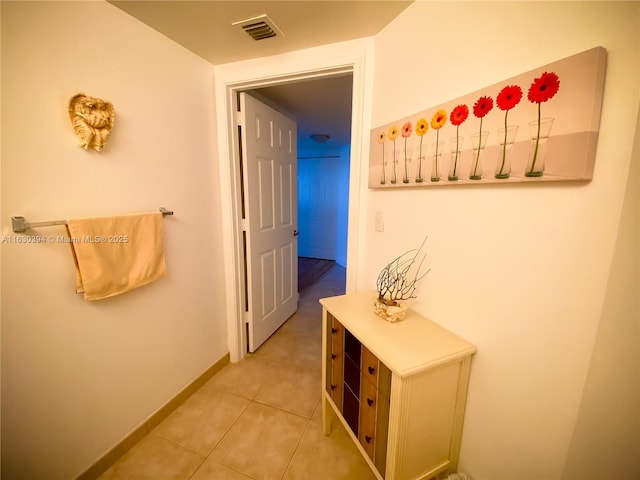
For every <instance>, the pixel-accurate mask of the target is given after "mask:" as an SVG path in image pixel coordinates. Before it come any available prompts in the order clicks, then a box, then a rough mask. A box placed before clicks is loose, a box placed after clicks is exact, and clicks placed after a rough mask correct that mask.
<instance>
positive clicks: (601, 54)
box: [369, 47, 607, 188]
mask: <svg viewBox="0 0 640 480" xmlns="http://www.w3.org/2000/svg"><path fill="white" fill-rule="evenodd" d="M606 60H607V51H606V50H605V49H604V48H603V47H595V48H592V49H591V50H587V51H585V52H582V53H578V54H576V55H573V56H571V57H567V58H564V59H562V60H559V61H557V62H554V63H551V64H548V65H544V66H542V67H540V68H537V69H534V70H531V71H529V72H526V73H523V74H520V75H517V76H515V77H511V78H509V79H506V80H504V81H502V82H499V83H496V84H494V85H491V86H489V87H486V88H483V89H481V90H477V91H475V92H473V93H470V94H468V95H465V96H462V97H459V98H456V99H454V100H451V101H448V102H446V103H442V104H440V105H436V106H434V107H432V108H430V109H428V110H423V111H421V112H418V113H416V114H414V115H411V116H409V117H405V118H400V119H397V120H396V121H393V122H390V123H387V124H385V125H380V126H378V127H376V128H374V129H373V130H372V131H371V140H370V147H371V150H370V162H369V188H407V187H428V186H437V185H450V186H453V185H464V184H467V185H469V184H475V185H478V184H487V183H490V184H496V183H513V182H549V181H588V180H591V179H592V177H593V167H594V163H595V156H596V145H597V140H598V130H599V124H600V111H601V108H602V98H603V92H604V80H605V71H606ZM494 107H495V108H494ZM429 119H430V121H429ZM414 127H415V128H414ZM400 134H401V135H402V138H398V137H399V136H400ZM400 176H401V177H400Z"/></svg>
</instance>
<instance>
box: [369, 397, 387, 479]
mask: <svg viewBox="0 0 640 480" xmlns="http://www.w3.org/2000/svg"><path fill="white" fill-rule="evenodd" d="M390 406H391V402H390V401H389V397H388V396H385V395H384V394H383V393H382V392H381V391H378V408H377V410H376V435H375V438H376V442H375V445H374V450H375V452H374V456H373V464H374V465H375V466H376V468H377V469H378V472H380V474H381V475H382V476H383V477H384V475H385V472H386V468H387V441H388V439H389V408H390Z"/></svg>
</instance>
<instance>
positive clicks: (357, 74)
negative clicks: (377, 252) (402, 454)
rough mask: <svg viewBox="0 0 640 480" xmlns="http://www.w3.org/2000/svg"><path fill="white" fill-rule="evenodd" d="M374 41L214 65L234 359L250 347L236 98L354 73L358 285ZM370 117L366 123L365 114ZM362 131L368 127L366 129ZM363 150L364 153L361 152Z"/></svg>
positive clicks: (353, 230)
mask: <svg viewBox="0 0 640 480" xmlns="http://www.w3.org/2000/svg"><path fill="white" fill-rule="evenodd" d="M372 48H373V45H372V42H371V41H369V40H368V39H362V40H358V41H353V42H349V43H343V44H339V45H327V46H324V47H319V48H318V49H316V50H314V55H304V56H300V55H295V54H292V55H285V56H282V57H280V58H278V60H277V61H274V59H272V58H260V59H256V60H253V61H247V62H241V63H238V64H229V65H221V66H217V67H216V71H215V76H216V104H217V119H218V122H217V125H218V139H219V141H218V153H219V157H220V159H221V162H220V188H221V200H222V212H221V228H222V231H223V242H224V245H223V247H224V248H223V250H224V258H223V262H224V269H225V282H226V288H227V294H228V295H227V305H226V310H225V311H226V317H227V322H228V340H229V353H230V357H231V361H234V362H235V361H238V360H240V359H242V358H243V357H244V355H245V352H246V338H244V331H245V319H244V302H245V300H246V299H245V298H243V293H242V292H243V289H242V287H243V285H242V278H243V274H244V271H243V270H244V265H243V263H242V255H241V252H242V239H243V230H242V217H241V213H242V212H241V202H240V199H241V188H240V185H239V180H238V179H239V178H240V176H239V171H238V170H239V168H238V165H236V164H235V163H234V162H235V158H237V156H236V154H237V151H236V145H237V135H238V132H237V127H236V116H237V115H236V99H237V95H238V93H239V92H241V91H249V90H256V89H259V88H264V87H269V86H273V85H283V84H286V83H290V82H302V81H304V80H310V79H321V78H326V77H332V76H336V75H345V74H352V75H353V88H352V94H353V101H352V114H351V123H352V126H351V137H352V139H355V141H352V142H351V146H350V148H349V157H350V160H351V161H350V167H349V193H348V195H349V201H348V207H349V209H348V235H347V255H346V257H347V262H346V263H347V265H346V267H347V268H346V290H347V291H353V290H355V289H356V275H355V272H356V269H357V265H356V263H357V259H358V257H357V254H356V250H357V249H356V246H357V244H358V234H359V232H360V218H359V209H358V206H359V203H360V202H359V199H360V196H361V192H360V188H361V183H362V182H361V181H360V177H361V176H362V175H361V167H360V165H362V164H364V161H363V160H362V158H363V156H364V155H365V154H366V152H368V147H369V145H368V143H369V142H368V140H369V139H368V130H369V115H365V113H364V112H365V101H364V99H365V98H369V97H370V96H371V91H372V82H371V80H370V78H371V77H367V76H365V72H370V71H371V69H372ZM365 118H367V122H366V124H364V119H365ZM364 132H367V134H365V133H364ZM363 152H364V153H363Z"/></svg>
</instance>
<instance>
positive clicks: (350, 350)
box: [344, 329, 362, 369]
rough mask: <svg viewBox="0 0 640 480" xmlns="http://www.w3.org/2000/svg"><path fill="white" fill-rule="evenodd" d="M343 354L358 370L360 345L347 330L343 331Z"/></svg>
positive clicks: (360, 354) (360, 353) (360, 352)
mask: <svg viewBox="0 0 640 480" xmlns="http://www.w3.org/2000/svg"><path fill="white" fill-rule="evenodd" d="M344 353H345V355H347V356H348V357H349V358H351V360H353V363H355V364H356V365H357V366H358V369H359V368H360V357H361V356H362V344H361V343H360V340H358V339H357V338H356V337H354V336H353V335H352V334H351V332H350V331H349V330H346V329H345V331H344Z"/></svg>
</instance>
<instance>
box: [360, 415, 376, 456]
mask: <svg viewBox="0 0 640 480" xmlns="http://www.w3.org/2000/svg"><path fill="white" fill-rule="evenodd" d="M360 405H361V406H362V403H361V404H360ZM369 413H370V412H369V411H368V410H365V409H361V410H360V427H359V428H360V431H359V432H358V440H360V444H361V445H362V447H363V448H364V451H365V452H367V455H368V457H369V458H370V459H371V460H373V459H374V456H375V443H376V422H375V418H376V417H375V412H374V415H370V414H369Z"/></svg>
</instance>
